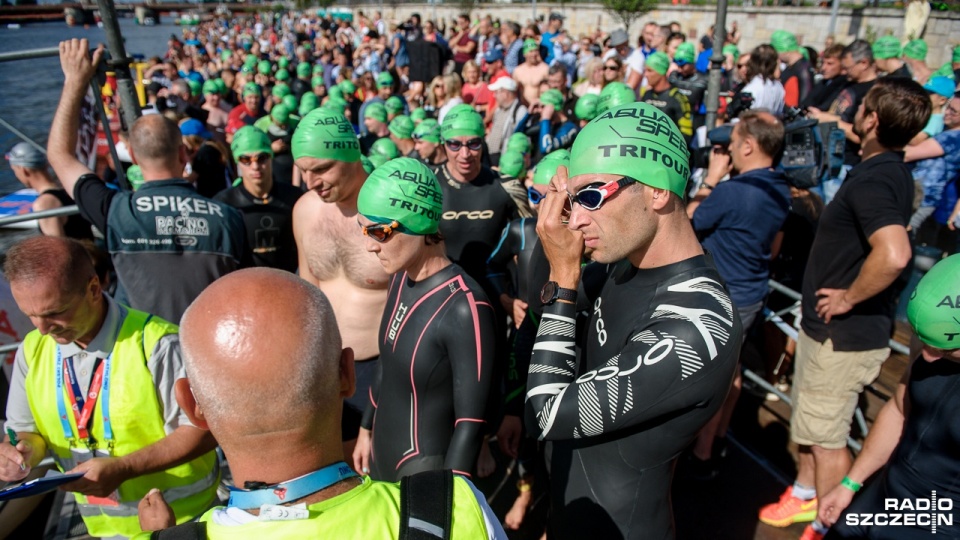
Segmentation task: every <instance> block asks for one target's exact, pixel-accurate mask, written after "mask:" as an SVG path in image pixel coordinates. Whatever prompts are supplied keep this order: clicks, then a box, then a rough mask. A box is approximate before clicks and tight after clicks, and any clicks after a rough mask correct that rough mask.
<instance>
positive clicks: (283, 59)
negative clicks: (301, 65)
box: [277, 56, 290, 69]
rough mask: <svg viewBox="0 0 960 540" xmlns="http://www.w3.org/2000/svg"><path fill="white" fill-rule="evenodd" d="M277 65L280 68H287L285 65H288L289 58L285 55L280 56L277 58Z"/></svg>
mask: <svg viewBox="0 0 960 540" xmlns="http://www.w3.org/2000/svg"><path fill="white" fill-rule="evenodd" d="M277 66H279V67H280V69H287V67H288V66H290V59H289V58H287V57H286V56H281V57H280V58H279V59H277Z"/></svg>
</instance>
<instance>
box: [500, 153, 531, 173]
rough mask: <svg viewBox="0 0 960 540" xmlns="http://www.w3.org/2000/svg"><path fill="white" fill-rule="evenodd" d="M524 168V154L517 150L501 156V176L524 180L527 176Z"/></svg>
mask: <svg viewBox="0 0 960 540" xmlns="http://www.w3.org/2000/svg"><path fill="white" fill-rule="evenodd" d="M524 166H525V164H524V162H523V154H521V153H520V152H517V151H516V150H507V151H506V152H504V153H502V154H500V163H499V167H500V174H503V175H506V176H512V177H514V178H522V177H524V176H526V174H527V171H526V170H524Z"/></svg>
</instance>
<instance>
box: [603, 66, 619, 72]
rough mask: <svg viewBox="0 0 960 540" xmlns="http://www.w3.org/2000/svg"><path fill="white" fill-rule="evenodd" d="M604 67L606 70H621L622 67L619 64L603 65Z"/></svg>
mask: <svg viewBox="0 0 960 540" xmlns="http://www.w3.org/2000/svg"><path fill="white" fill-rule="evenodd" d="M603 69H605V70H607V71H619V70H620V68H618V67H617V66H603Z"/></svg>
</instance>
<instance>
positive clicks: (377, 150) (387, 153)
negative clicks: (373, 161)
mask: <svg viewBox="0 0 960 540" xmlns="http://www.w3.org/2000/svg"><path fill="white" fill-rule="evenodd" d="M378 155H379V156H384V157H386V158H387V159H396V158H398V157H400V149H399V148H397V145H396V143H394V142H393V141H391V140H390V139H389V138H387V137H383V138H381V139H377V140H375V141H373V144H371V145H370V153H369V154H368V156H367V157H370V158H372V157H373V156H378Z"/></svg>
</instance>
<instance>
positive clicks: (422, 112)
mask: <svg viewBox="0 0 960 540" xmlns="http://www.w3.org/2000/svg"><path fill="white" fill-rule="evenodd" d="M410 119H411V120H413V121H414V123H416V124H419V123H420V122H423V121H424V120H426V119H427V111H426V109H424V108H422V107H417V108H416V109H414V110H412V111H410Z"/></svg>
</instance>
